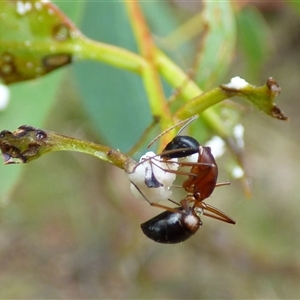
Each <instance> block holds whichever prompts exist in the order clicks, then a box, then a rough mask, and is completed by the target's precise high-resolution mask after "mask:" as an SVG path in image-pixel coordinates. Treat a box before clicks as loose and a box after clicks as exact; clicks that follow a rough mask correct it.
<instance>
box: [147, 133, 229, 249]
mask: <svg viewBox="0 0 300 300" xmlns="http://www.w3.org/2000/svg"><path fill="white" fill-rule="evenodd" d="M196 153H198V159H197V162H180V166H181V167H185V166H191V167H192V168H191V170H190V173H189V177H188V178H187V179H186V180H185V181H184V182H183V184H182V187H183V188H184V189H185V190H186V191H187V192H188V195H187V196H186V197H185V198H184V199H183V200H181V201H180V205H181V206H179V207H175V208H170V207H166V206H163V205H160V204H157V203H153V204H151V205H153V206H156V207H160V208H164V209H166V211H164V212H163V213H161V214H159V215H157V216H156V217H154V218H152V219H150V220H148V221H147V222H145V223H143V224H141V229H142V231H143V232H144V234H145V235H146V236H147V237H149V238H150V239H152V240H154V241H156V242H159V243H170V244H173V243H179V242H183V241H185V240H187V239H188V238H190V237H191V236H192V235H193V234H195V233H196V232H197V231H198V229H199V228H200V227H201V226H202V221H201V219H200V215H204V216H209V217H211V218H215V219H218V220H221V221H224V222H227V223H231V224H235V221H234V220H233V219H231V218H230V217H229V216H227V215H226V214H224V213H223V212H221V211H220V210H218V209H217V208H215V207H213V206H211V205H208V204H206V203H205V202H203V200H204V199H206V198H208V197H209V196H210V195H211V194H212V192H213V191H214V189H215V187H217V186H221V185H227V184H229V183H228V182H224V183H219V184H218V183H217V177H218V167H217V164H216V161H215V159H214V156H213V155H212V153H211V150H210V148H209V147H205V146H200V144H199V143H198V141H197V140H195V139H194V138H192V137H190V136H178V135H177V136H176V137H175V138H174V139H173V140H172V141H171V142H170V143H168V144H167V146H166V147H165V148H164V150H163V151H162V153H161V154H160V157H161V158H162V159H164V160H170V159H173V158H183V157H187V156H191V155H193V154H196ZM175 172H176V173H178V174H180V173H179V172H178V171H175ZM171 201H172V200H171ZM190 203H193V205H192V206H191V205H190ZM207 211H208V212H207Z"/></svg>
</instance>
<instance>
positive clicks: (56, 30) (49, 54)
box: [0, 0, 81, 84]
mask: <svg viewBox="0 0 300 300" xmlns="http://www.w3.org/2000/svg"><path fill="white" fill-rule="evenodd" d="M0 11H1V13H0V28H2V30H1V31H0V77H1V78H2V79H3V81H4V82H5V83H7V84H9V83H14V82H18V81H24V80H29V79H33V78H37V77H39V76H42V75H44V74H47V73H49V72H51V71H53V70H55V69H57V68H59V67H62V66H64V65H66V64H69V63H70V62H71V61H72V57H73V55H72V52H74V51H75V50H76V49H74V47H76V46H75V45H76V40H77V39H78V38H79V37H81V34H80V31H79V30H78V29H77V28H76V27H75V26H74V25H73V24H72V23H71V22H70V20H69V19H68V18H67V17H66V16H65V15H64V14H62V13H61V11H60V10H59V9H58V8H57V7H56V6H55V5H54V4H52V3H48V2H47V3H46V2H43V1H36V0H33V1H1V4H0ZM4 28H5V30H3V29H4Z"/></svg>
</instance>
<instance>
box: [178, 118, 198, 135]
mask: <svg viewBox="0 0 300 300" xmlns="http://www.w3.org/2000/svg"><path fill="white" fill-rule="evenodd" d="M198 117H199V115H194V116H192V117H191V118H189V119H186V120H185V121H186V123H185V124H184V126H182V127H181V128H180V130H179V131H178V132H177V134H176V136H178V135H179V134H180V133H181V132H182V131H183V130H184V129H185V128H186V127H187V126H189V125H190V124H191V123H192V122H194V121H195V120H197V119H198Z"/></svg>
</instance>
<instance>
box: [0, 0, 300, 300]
mask: <svg viewBox="0 0 300 300" xmlns="http://www.w3.org/2000/svg"><path fill="white" fill-rule="evenodd" d="M130 2H131V3H133V2H135V1H133V2H132V1H127V2H126V3H125V1H124V3H122V2H114V1H111V2H107V1H106V2H103V1H96V2H93V1H73V2H72V3H71V2H66V1H55V3H56V4H57V5H58V7H59V9H61V10H62V11H63V12H64V13H65V14H66V15H67V17H66V16H64V15H61V13H60V12H59V10H55V12H56V13H55V14H54V15H52V14H49V13H48V14H47V12H49V8H52V4H51V3H47V4H45V6H44V8H45V10H43V14H44V15H43V17H44V18H45V19H46V20H47V22H45V23H44V25H45V26H44V25H43V26H42V25H41V26H36V23H35V25H34V26H33V25H32V23H34V21H35V20H37V18H38V16H37V12H36V11H35V12H29V11H28V12H27V13H25V14H24V15H20V13H16V5H20V3H21V4H23V5H25V3H31V4H32V6H33V7H34V6H35V3H40V1H2V2H1V4H0V27H1V28H6V29H7V30H1V32H0V70H3V69H2V68H3V65H4V64H5V62H7V61H6V60H7V58H5V56H3V54H5V53H7V51H8V50H9V51H13V55H14V57H18V60H17V65H16V66H17V67H18V68H17V69H18V70H20V72H16V73H15V74H14V75H16V76H15V77H13V80H12V79H11V77H10V78H9V80H7V82H9V83H12V81H16V80H24V79H30V78H35V77H36V75H43V74H46V73H47V72H48V71H53V70H54V69H56V67H60V66H65V63H66V62H69V61H66V60H64V59H65V58H69V57H72V64H71V65H70V66H69V67H68V68H62V69H60V70H55V72H53V73H51V74H47V75H46V76H44V77H42V78H37V79H36V80H32V81H27V82H22V83H14V84H12V85H10V86H9V89H10V91H11V94H12V96H11V102H10V104H9V106H8V108H7V109H6V110H4V111H1V112H0V125H1V126H0V128H1V129H10V130H13V129H15V128H17V127H18V126H19V125H21V124H28V125H32V126H35V127H42V128H45V127H48V128H49V129H51V130H52V129H54V130H55V131H58V132H60V133H62V134H67V135H70V136H76V137H79V138H82V139H88V140H96V141H97V140H100V141H101V143H103V144H105V145H108V146H109V147H112V148H116V149H120V150H121V151H127V150H128V149H130V148H131V146H133V145H134V144H135V143H136V142H137V141H138V140H139V138H140V137H141V136H142V135H143V132H144V130H145V128H146V127H147V126H149V124H150V123H151V122H152V117H153V115H155V116H158V117H160V122H159V123H158V124H156V127H155V128H154V130H153V131H152V132H151V134H149V135H146V136H144V140H143V142H142V143H141V145H142V146H141V147H140V148H139V152H138V155H139V154H140V153H141V152H142V151H144V150H145V144H147V143H148V142H149V141H150V140H151V139H152V137H154V136H155V135H156V134H158V133H160V132H161V131H163V130H165V129H166V128H168V127H169V126H171V125H172V124H174V123H176V122H177V121H178V120H177V118H176V117H179V118H178V119H182V118H185V117H188V116H190V115H193V114H197V113H199V114H201V116H200V118H199V120H197V122H194V124H192V125H191V126H190V127H189V129H188V130H190V133H192V135H193V136H195V137H196V138H197V139H198V140H199V141H201V143H205V142H206V141H207V140H209V139H210V138H211V137H212V136H214V135H219V136H222V137H223V138H224V140H225V141H226V142H227V146H228V148H229V149H230V150H232V151H231V154H233V155H231V157H228V156H229V155H227V156H226V157H225V158H226V160H225V159H224V161H225V163H224V162H223V161H222V163H224V164H222V167H221V168H220V170H221V172H222V173H223V180H227V179H228V175H227V174H226V175H224V169H225V167H226V166H227V167H228V166H229V165H230V166H232V168H235V167H236V166H237V165H238V166H240V165H241V166H242V167H243V166H244V156H243V152H242V151H241V150H242V149H241V148H235V146H236V145H237V144H238V143H237V141H235V140H234V136H233V129H234V128H235V126H236V125H237V124H239V123H240V122H241V118H242V116H243V115H245V112H248V111H247V110H246V109H245V107H247V106H243V105H241V104H235V103H233V102H228V101H227V102H224V103H223V102H221V101H223V100H224V99H226V98H230V97H233V96H236V95H238V96H240V97H244V98H245V99H247V100H249V101H250V103H251V104H254V105H256V107H258V108H260V109H263V110H264V111H265V112H266V113H267V114H272V110H273V109H274V107H276V106H274V105H275V104H274V97H275V94H277V92H278V91H279V89H278V90H273V89H270V88H268V87H269V86H268V85H263V84H264V82H265V81H266V79H267V77H266V78H264V77H263V78H261V77H259V76H258V74H257V73H259V72H260V71H261V70H262V69H263V66H264V62H265V59H266V58H268V54H269V53H270V52H269V50H270V45H268V44H269V40H270V38H271V35H270V32H269V29H268V25H267V23H266V22H265V18H264V16H263V15H262V13H261V12H260V11H258V10H256V9H253V8H251V7H249V6H248V7H245V8H243V9H241V8H240V7H239V6H238V5H235V4H234V3H233V2H234V1H233V2H232V3H231V2H230V1H219V2H218V1H217V2H216V1H205V2H204V6H203V7H202V8H201V10H196V9H194V10H188V9H187V8H186V9H182V7H180V8H177V9H176V7H174V6H172V5H171V4H170V3H168V2H166V1H161V2H159V1H154V2H153V1H150V2H148V1H141V7H142V10H141V12H142V13H144V14H145V17H146V22H145V23H143V22H141V23H138V22H137V15H136V13H137V11H134V9H133V8H132V7H130ZM17 3H19V4H17ZM199 3H200V2H199ZM293 5H295V6H296V7H297V4H293ZM5 14H10V15H9V18H8V17H7V15H5ZM68 18H70V19H71V20H72V21H73V22H74V24H76V26H78V28H79V29H80V31H81V32H82V33H81V32H79V31H78V30H77V28H76V27H75V25H72V24H71V23H70V22H69V21H68ZM55 22H59V23H60V22H63V23H66V24H68V27H67V28H68V30H71V31H68V32H73V33H76V34H75V35H73V34H71V35H68V39H66V40H64V41H61V40H58V39H55V38H53V35H51V34H50V32H51V33H52V31H48V32H49V35H48V34H46V32H47V28H48V29H49V27H52V26H54V25H55V24H54V23H55ZM30 24H31V25H32V26H33V27H32V28H33V29H34V30H31V27H30V26H29V25H30ZM46 24H47V26H46ZM142 25H146V31H147V29H149V30H150V31H149V32H150V33H153V36H150V37H152V38H153V42H154V43H151V38H150V43H149V44H147V43H146V42H149V40H147V39H146V37H145V35H143V33H145V32H141V31H142V29H143V26H142ZM147 26H148V28H147ZM139 30H140V31H139ZM62 33H64V32H62ZM87 37H88V38H87ZM28 40H29V41H30V42H29V43H28V42H26V41H28ZM14 42H16V44H15V45H13V44H14ZM24 42H25V43H24ZM236 42H238V43H239V46H240V47H238V48H237V49H239V50H240V49H242V51H244V56H243V58H244V60H245V64H246V69H243V68H242V66H241V65H240V64H239V63H238V62H237V59H236V57H237V56H239V55H240V53H239V52H238V53H236V52H235V48H236V46H237V45H236ZM53 45H55V47H56V50H55V52H54V53H53V52H51V51H50V52H49V50H51V47H52V46H53ZM52 50H53V48H52ZM49 54H51V55H52V54H55V55H57V58H61V59H62V60H56V59H54V60H49V61H48V63H50V66H52V67H53V68H51V69H47V68H45V64H43V62H44V61H45V60H44V58H45V57H48V56H49ZM61 54H62V55H61ZM149 57H150V58H149ZM153 57H154V58H153ZM54 58H55V56H54ZM5 59H6V60H5ZM28 61H30V62H32V63H33V64H34V68H32V71H36V68H42V70H43V71H42V72H41V73H39V74H37V73H36V72H29V73H26V71H24V70H27V69H28V68H26V65H27V66H28V64H27V63H28ZM60 64H61V65H60ZM46 66H47V65H46ZM4 67H5V66H4ZM54 67H55V68H54ZM233 67H235V70H238V74H249V75H247V76H250V77H251V80H252V78H255V81H258V83H259V86H255V85H252V84H251V85H250V86H249V87H248V92H249V94H247V93H241V92H240V93H239V92H238V91H234V90H230V89H229V90H228V89H227V90H226V89H222V86H221V87H220V86H219V85H220V84H222V83H223V84H224V83H227V82H229V81H230V78H229V77H228V75H227V74H228V73H232V68H233ZM190 69H193V72H189V70H190ZM38 70H41V69H38ZM23 71H24V72H25V73H24V72H23ZM267 71H268V72H265V73H267V75H266V76H270V75H272V74H269V73H270V72H269V69H268V70H267ZM262 72H263V71H262ZM0 74H1V76H2V78H3V80H4V81H5V74H3V73H0ZM20 74H21V76H20ZM18 76H20V77H18ZM38 77H40V76H38ZM282 77H283V76H282ZM245 79H248V78H245ZM253 80H254V79H253ZM281 80H282V79H280V81H281ZM275 86H276V85H275ZM174 90H177V93H176V97H175V100H174V99H173V100H174V101H169V100H168V98H169V97H170V96H171V95H172V93H173V92H174ZM202 91H204V92H206V93H202ZM250 94H251V95H250ZM190 100H192V101H190ZM220 102H221V103H220ZM215 104H217V105H215ZM212 106H213V107H212ZM241 107H242V109H241ZM205 109H206V110H205ZM295 111H297V110H296V109H295ZM254 114H257V115H258V117H257V118H256V119H254V117H253V115H254ZM249 118H250V119H249ZM251 118H252V119H251ZM265 119H267V117H266V116H265V115H262V114H258V113H257V112H255V113H253V114H252V116H250V114H249V116H247V118H245V121H244V122H245V123H246V124H247V125H248V126H246V132H247V134H249V135H250V137H251V142H250V143H249V144H248V147H249V148H248V149H249V150H248V153H249V159H248V166H249V165H250V167H251V168H252V169H251V173H252V176H253V177H254V186H255V193H256V198H259V199H260V200H259V201H253V202H251V203H248V202H246V201H238V199H239V198H243V196H242V192H241V191H240V190H237V189H235V188H234V185H235V184H234V183H233V185H232V186H231V187H228V188H224V189H225V190H226V191H224V189H223V188H220V189H216V190H217V191H216V194H214V196H213V199H211V201H212V202H213V201H214V203H215V202H217V201H218V199H220V202H219V205H220V207H221V206H223V207H224V206H225V205H226V208H227V209H226V211H229V212H230V215H232V216H234V217H236V216H237V218H236V219H237V220H238V224H237V225H236V226H235V228H234V229H232V231H230V232H229V233H228V232H227V228H228V227H226V225H224V227H223V226H220V224H219V223H218V222H216V223H213V222H214V221H212V222H211V223H210V222H209V221H208V222H206V220H205V228H203V229H201V232H199V235H198V236H197V237H195V238H194V239H193V240H191V241H189V242H188V243H187V244H184V245H178V246H174V247H173V248H168V247H167V248H165V247H164V248H163V247H161V246H159V245H156V244H153V243H152V242H149V243H147V242H148V241H145V242H141V233H140V231H139V223H141V222H142V221H144V220H145V219H146V218H147V217H148V216H149V217H150V216H152V215H153V214H154V213H157V210H152V209H149V207H148V203H140V202H139V201H137V200H136V199H134V198H133V196H132V195H131V194H129V188H128V183H127V182H126V183H125V184H123V179H124V174H123V173H122V174H121V173H119V172H118V170H115V169H116V168H113V169H109V170H108V168H107V167H106V164H104V163H102V162H100V161H96V163H95V159H93V158H89V157H88V158H86V157H85V156H78V155H77V154H75V155H64V154H60V155H57V154H53V156H49V157H48V158H45V159H44V158H43V159H41V160H39V161H38V162H35V163H32V164H30V165H28V166H27V165H26V166H3V167H1V168H0V178H1V180H0V194H1V200H2V204H5V203H9V204H8V205H7V206H6V207H4V208H3V211H2V231H1V234H2V235H1V237H2V239H3V241H4V242H3V243H2V244H1V245H2V246H1V247H0V253H1V254H2V255H1V257H2V258H1V259H2V260H0V261H1V264H2V277H0V285H1V286H2V288H1V292H0V293H1V297H3V298H18V297H20V294H21V295H22V297H23V298H31V297H32V298H42V297H45V295H46V296H47V297H52V298H75V297H77V298H99V297H102V298H141V297H143V298H182V299H184V298H195V299H196V298H222V297H225V296H226V297H228V298H246V297H249V295H250V297H257V298H271V297H272V298H276V297H278V298H284V297H286V298H288V297H290V298H292V297H295V296H296V294H297V292H298V278H297V275H299V274H298V273H299V272H298V264H297V248H298V246H299V245H298V244H299V242H298V239H295V236H298V233H297V235H296V234H295V235H293V233H295V232H296V231H297V230H298V229H297V228H296V227H295V226H296V222H291V220H292V219H297V211H296V210H293V208H291V209H290V208H289V205H287V204H286V203H287V201H289V204H290V203H291V202H293V203H298V199H297V195H298V191H297V192H296V190H294V189H292V187H291V186H290V185H297V183H296V179H297V178H298V177H297V176H296V177H295V176H293V174H294V173H293V172H292V171H291V170H293V169H296V168H297V167H296V162H293V163H291V164H289V163H285V160H282V161H281V159H286V158H287V157H288V156H290V155H282V153H289V152H288V151H287V150H286V148H284V146H285V145H287V144H288V142H287V141H286V140H285V139H284V138H283V137H282V136H281V138H278V132H279V130H276V129H275V130H274V129H267V130H266V129H265V128H266V127H267V126H266V124H265V123H264V122H268V121H264V120H265ZM261 120H263V121H261ZM270 122H272V120H271V121H270ZM271 124H272V126H274V128H279V126H278V125H274V124H275V122H273V123H271ZM276 126H278V127H276ZM272 128H273V127H272ZM91 129H92V130H91ZM263 130H266V131H263ZM91 132H92V133H91ZM248 132H249V133H248ZM261 132H264V133H261ZM260 133H261V134H262V136H260ZM173 134H174V132H171V133H170V134H167V135H166V136H165V137H163V139H162V141H159V142H160V143H161V144H160V147H161V146H162V144H163V143H165V142H166V141H168V140H170V137H172V135H173ZM282 140H283V141H284V142H282ZM270 141H272V142H274V146H272V144H269V143H270ZM231 143H233V144H234V145H232V144H231ZM270 148H271V151H270ZM255 150H256V151H257V153H260V152H263V154H264V156H262V157H260V156H259V155H257V154H256V155H255V154H253V153H254V151H255ZM277 151H278V152H277ZM278 153H279V154H280V155H282V156H284V158H283V157H282V156H281V157H280V162H279V159H278V155H279V154H278ZM138 155H137V157H138ZM291 157H293V156H292V155H291ZM266 161H268V163H266ZM270 161H271V162H270ZM299 161H300V160H299ZM98 162H99V164H97V163H98ZM218 163H219V162H218ZM270 165H271V167H272V168H271V169H272V170H271V172H270ZM99 166H100V167H99ZM224 166H225V167H224ZM292 166H293V167H292ZM278 169H279V170H280V173H277V171H276V170H278ZM257 170H259V171H257ZM21 173H22V174H21ZM22 175H23V176H22ZM283 177H284V178H283ZM294 178H296V179H294ZM17 183H20V184H19V185H17ZM287 183H288V184H287ZM218 190H221V191H218ZM288 190H293V191H294V192H293V194H289V196H287V195H288V194H287V193H288ZM268 192H269V193H270V194H269V196H268V194H266V193H268ZM283 194H284V195H283ZM279 195H280V197H281V198H279ZM282 197H284V198H286V199H284V203H283V201H282V200H283V199H282ZM9 200H10V202H8V201H9ZM217 203H218V202H217ZM225 203H226V204H225ZM297 205H298V204H297ZM293 207H297V206H296V205H295V206H293ZM232 211H233V213H232ZM214 224H216V225H214ZM222 225H223V224H222ZM214 226H215V227H214ZM295 228H296V229H295ZM204 229H205V230H204ZM233 232H234V233H233ZM283 232H284V235H282V233H283ZM229 236H230V237H229ZM143 241H144V240H143ZM281 241H282V242H281ZM291 245H293V246H291ZM11 249H14V250H15V252H12V251H11ZM233 253H234V255H233ZM166 265H167V266H168V268H165V267H164V266H166ZM224 270H226V276H224ZM290 270H292V272H289V271H290ZM282 274H284V275H285V276H283V277H285V278H282ZM293 274H295V276H294V275H293ZM19 291H21V292H19Z"/></svg>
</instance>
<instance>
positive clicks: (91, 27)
mask: <svg viewBox="0 0 300 300" xmlns="http://www.w3.org/2000/svg"><path fill="white" fill-rule="evenodd" d="M107 16H109V18H108V17H107ZM81 30H82V32H84V33H85V34H86V35H87V36H89V37H90V38H93V39H95V40H98V41H101V42H104V43H109V44H113V45H116V46H120V47H124V48H126V49H129V50H132V51H135V50H136V45H135V41H134V39H133V36H132V32H131V27H130V24H129V20H128V18H127V15H126V11H125V8H124V5H123V3H120V2H88V3H86V7H85V14H84V17H83V20H82V24H81ZM74 70H75V75H76V79H77V86H78V88H79V91H80V93H81V96H82V102H83V105H84V107H85V109H86V110H87V112H88V113H89V116H90V118H91V120H92V122H93V123H94V125H95V129H96V131H97V132H98V133H99V134H100V135H101V136H102V137H103V138H104V141H105V142H103V143H105V144H108V145H109V146H110V147H112V148H119V149H120V150H121V151H127V150H128V149H130V148H131V147H132V146H133V145H134V144H135V143H136V141H137V140H138V139H139V138H140V136H141V135H142V133H143V130H144V129H145V128H146V127H147V126H148V124H149V123H151V116H150V111H149V106H148V103H147V98H146V94H145V91H144V87H143V82H142V80H141V78H139V77H138V76H137V75H136V74H133V73H131V72H126V71H123V70H120V69H116V68H114V67H112V66H107V65H103V64H99V63H93V62H79V63H77V64H76V65H75V67H74Z"/></svg>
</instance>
